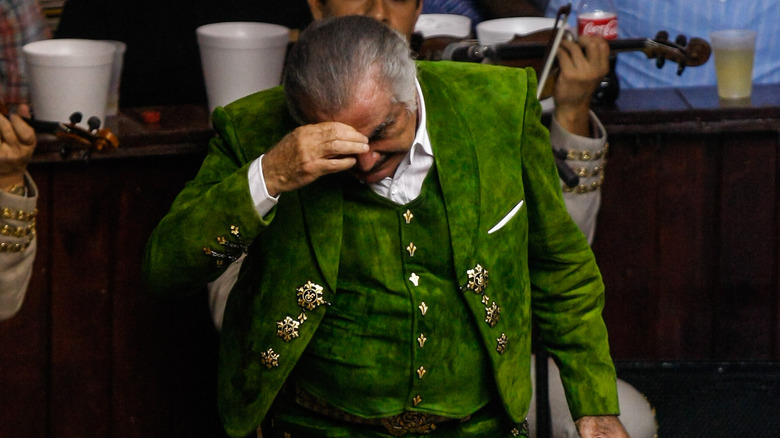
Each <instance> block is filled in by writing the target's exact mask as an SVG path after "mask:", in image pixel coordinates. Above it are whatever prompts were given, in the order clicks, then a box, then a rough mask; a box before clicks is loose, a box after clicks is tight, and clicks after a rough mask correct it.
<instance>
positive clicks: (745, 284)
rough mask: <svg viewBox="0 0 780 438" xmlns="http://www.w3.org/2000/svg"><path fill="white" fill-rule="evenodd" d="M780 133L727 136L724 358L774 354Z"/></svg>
mask: <svg viewBox="0 0 780 438" xmlns="http://www.w3.org/2000/svg"><path fill="white" fill-rule="evenodd" d="M777 146H778V145H777V135H776V134H774V133H765V134H763V135H753V136H750V137H745V136H739V135H726V136H724V137H723V162H722V167H723V177H722V180H721V187H720V190H719V191H720V193H721V194H722V201H721V205H720V216H721V223H720V230H719V240H720V244H721V245H720V249H721V251H720V270H721V273H720V279H719V283H720V290H718V293H717V295H716V300H717V303H718V307H717V309H716V312H717V315H716V321H715V326H716V329H715V333H713V337H714V339H717V340H718V343H717V346H716V354H717V356H719V357H722V358H724V359H739V358H746V357H747V358H751V359H768V358H772V353H773V343H774V326H775V319H776V317H777V316H776V315H777V314H778V309H777V307H773V306H772V304H773V303H776V296H775V293H776V286H775V284H776V283H777V273H776V267H777V262H776V260H777V246H776V245H777V229H776V228H775V227H774V226H775V224H776V216H775V214H776V208H775V206H776V205H777V201H778V199H777V179H776V175H777V162H776V160H777V158H776V157H777Z"/></svg>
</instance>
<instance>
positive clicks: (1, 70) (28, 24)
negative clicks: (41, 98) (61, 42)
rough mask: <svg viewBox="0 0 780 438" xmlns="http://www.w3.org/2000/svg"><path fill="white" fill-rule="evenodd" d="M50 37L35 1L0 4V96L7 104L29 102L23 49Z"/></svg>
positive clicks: (8, 1) (18, 0) (9, 1)
mask: <svg viewBox="0 0 780 438" xmlns="http://www.w3.org/2000/svg"><path fill="white" fill-rule="evenodd" d="M46 38H51V31H50V30H49V28H48V26H47V25H46V21H45V20H44V18H43V14H42V13H41V10H40V7H39V6H38V4H37V3H36V2H35V0H1V1H0V97H2V98H3V100H4V101H5V103H6V104H20V103H28V102H29V93H30V89H29V88H30V87H29V81H28V78H27V75H26V68H25V65H24V62H23V61H24V60H23V58H22V47H23V46H24V45H25V44H27V43H31V42H33V41H38V40H42V39H46Z"/></svg>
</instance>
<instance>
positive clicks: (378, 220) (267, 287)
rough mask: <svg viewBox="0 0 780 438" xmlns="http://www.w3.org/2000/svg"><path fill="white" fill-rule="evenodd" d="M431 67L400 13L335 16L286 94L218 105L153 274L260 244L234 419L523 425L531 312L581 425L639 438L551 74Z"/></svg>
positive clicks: (238, 334) (301, 46) (374, 432)
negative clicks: (388, 17) (578, 208)
mask: <svg viewBox="0 0 780 438" xmlns="http://www.w3.org/2000/svg"><path fill="white" fill-rule="evenodd" d="M415 72H416V69H415V64H414V63H413V62H412V60H411V59H410V57H409V56H408V48H407V45H406V42H405V41H404V40H403V39H402V38H401V37H400V36H398V35H397V34H395V33H393V32H392V31H390V30H389V28H388V27H386V26H383V25H380V24H379V23H378V22H376V21H374V20H369V19H366V18H364V17H358V16H352V17H345V18H340V19H333V20H327V21H325V22H322V23H319V24H315V25H314V26H313V27H312V28H310V29H309V30H307V31H306V32H305V33H304V34H303V35H302V36H301V39H300V41H299V42H298V44H296V46H295V47H294V49H293V50H292V52H291V54H290V57H289V61H288V66H287V69H286V72H285V89H284V91H283V90H282V89H280V88H275V89H272V90H269V91H266V92H262V93H259V94H256V95H253V96H249V97H247V98H245V99H242V100H240V101H238V102H235V103H233V104H231V105H229V106H228V107H227V108H226V109H217V110H216V111H215V113H214V115H213V119H214V124H215V128H216V129H217V132H218V134H219V136H218V138H216V139H215V140H214V141H213V142H212V144H211V148H210V152H209V155H208V157H207V158H206V160H205V161H204V164H203V167H202V168H201V171H200V172H199V174H198V176H197V177H196V179H195V180H194V181H193V182H191V183H190V184H189V185H188V186H187V188H185V190H184V191H183V192H182V193H181V194H180V195H179V197H178V198H177V200H176V201H175V203H174V205H173V207H172V208H171V211H170V212H169V214H168V215H167V216H166V217H165V218H164V219H163V221H162V222H161V223H160V225H159V226H158V228H157V229H156V230H155V232H154V233H153V235H152V237H151V239H150V243H149V247H148V251H147V258H146V268H147V272H146V273H147V277H148V279H149V280H150V285H152V286H154V287H155V289H158V290H165V289H180V290H186V289H189V287H191V285H192V284H193V283H194V284H198V283H200V282H202V281H204V280H207V279H208V278H209V276H213V275H215V272H216V273H219V269H220V268H209V266H214V267H216V266H219V265H221V266H224V263H222V262H224V261H226V260H232V259H234V258H235V257H237V256H238V255H239V254H240V253H242V252H243V250H244V249H245V248H246V247H247V246H248V255H247V256H246V259H245V261H244V263H243V266H242V269H241V273H240V275H239V278H238V281H237V283H236V285H235V287H234V288H233V292H232V294H231V297H230V300H229V302H228V306H227V310H226V314H225V321H224V325H223V334H222V341H221V347H220V349H221V351H220V371H219V382H220V384H219V386H220V412H221V415H222V418H223V422H224V424H225V428H226V430H227V431H228V433H230V434H231V435H233V436H243V435H246V434H247V433H250V432H251V431H252V430H254V429H255V428H256V427H257V426H258V425H259V424H260V423H261V422H262V421H263V419H267V420H271V421H269V422H268V425H269V427H271V429H272V430H273V434H274V436H306V437H310V436H400V435H402V434H406V433H412V434H423V433H425V434H427V433H431V434H433V436H437V435H438V436H454V437H477V436H480V437H482V436H484V437H496V436H513V435H514V436H517V435H522V434H524V432H525V427H524V420H525V415H526V413H527V411H528V407H529V400H530V388H531V383H530V371H529V366H530V360H529V359H530V340H531V321H532V317H533V318H534V320H535V321H536V322H537V323H538V324H539V327H540V332H541V333H540V334H541V337H542V339H543V342H544V343H545V345H546V346H547V347H548V348H549V350H550V351H551V354H552V355H553V356H554V357H555V358H556V359H557V361H558V362H559V363H560V368H561V378H562V380H563V382H564V386H565V387H566V389H567V395H568V401H569V405H570V408H571V411H572V414H573V416H574V417H575V418H577V419H578V420H577V424H578V427H579V431H580V433H581V434H582V436H586V437H587V436H626V435H625V431H624V430H623V428H622V425H621V424H620V422H619V421H618V420H617V417H615V415H617V414H618V406H617V395H616V389H615V375H614V368H613V366H612V363H611V359H610V358H609V352H608V345H607V338H606V329H605V327H604V323H603V320H602V318H601V309H602V306H603V285H602V283H601V279H600V275H599V272H598V268H597V267H596V264H595V260H594V259H593V254H592V252H591V251H590V248H589V246H588V244H587V241H586V240H585V238H584V236H583V235H582V233H580V232H579V231H578V230H577V227H576V225H575V224H574V223H573V222H572V221H571V218H570V217H569V215H568V214H567V212H566V210H565V208H564V206H563V202H562V199H561V194H560V188H559V187H558V179H557V175H556V172H555V167H554V164H553V160H552V156H551V154H550V153H549V137H548V134H547V131H546V130H545V129H544V128H543V127H542V126H541V125H540V121H539V116H540V111H541V107H540V105H539V103H538V101H536V99H535V98H534V97H533V96H534V91H535V82H534V81H533V80H532V79H531V78H529V77H528V76H527V74H526V71H525V70H520V69H509V68H501V67H493V66H482V65H457V64H452V63H420V64H419V74H418V75H417V78H418V79H419V81H418V80H416V79H415ZM488 78H489V79H488ZM285 101H286V103H287V105H285ZM287 107H289V112H288V111H287V110H286V108H287ZM477 108H478V110H477ZM250 243H251V245H250ZM201 248H203V250H201ZM532 300H533V303H534V305H533V307H532V306H531V302H532Z"/></svg>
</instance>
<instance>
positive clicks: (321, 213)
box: [300, 175, 344, 293]
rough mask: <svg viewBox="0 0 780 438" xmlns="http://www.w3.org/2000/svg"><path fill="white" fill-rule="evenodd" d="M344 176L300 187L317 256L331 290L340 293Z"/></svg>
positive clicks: (324, 179) (307, 227)
mask: <svg viewBox="0 0 780 438" xmlns="http://www.w3.org/2000/svg"><path fill="white" fill-rule="evenodd" d="M341 178H344V176H343V175H329V176H326V177H323V178H321V179H320V180H319V181H317V182H316V183H314V184H310V185H308V186H306V187H303V188H301V189H300V197H301V202H302V204H303V205H302V209H303V216H304V222H305V226H306V229H307V231H308V234H309V241H310V243H311V248H312V251H313V252H314V257H315V258H316V259H317V263H318V264H319V268H320V271H321V272H322V275H323V277H324V278H325V281H326V282H327V283H328V286H329V287H330V290H331V291H333V292H334V293H335V292H336V285H337V281H336V280H337V278H338V271H339V258H340V255H341V233H342V227H343V213H344V198H343V190H342V185H343V181H340V179H341Z"/></svg>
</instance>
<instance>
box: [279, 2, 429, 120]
mask: <svg viewBox="0 0 780 438" xmlns="http://www.w3.org/2000/svg"><path fill="white" fill-rule="evenodd" d="M373 67H376V68H378V69H379V70H378V74H379V78H372V77H370V75H371V74H372V73H373V72H375V71H376V69H375V68H373ZM416 74H417V68H416V66H415V64H414V61H413V60H412V57H411V50H410V49H409V44H408V43H407V41H406V38H404V37H403V36H402V35H401V34H400V33H398V32H396V31H394V30H392V29H390V28H389V27H387V26H386V25H384V24H382V23H380V22H379V21H377V20H375V19H373V18H369V17H364V16H360V15H352V16H345V17H334V18H326V19H323V20H319V21H315V22H314V23H312V24H311V25H309V27H308V28H306V30H305V31H304V32H303V33H301V35H300V38H299V39H298V42H296V43H295V45H294V46H293V47H292V49H291V50H290V53H289V55H288V57H287V64H286V66H285V70H284V74H283V84H284V91H285V95H286V97H287V107H288V108H289V110H290V114H291V115H292V116H293V118H295V119H296V120H297V121H298V122H299V123H311V122H315V120H311V117H312V114H313V113H314V112H315V111H316V112H322V113H324V114H334V113H336V112H338V111H340V110H342V109H344V108H346V107H347V106H349V105H350V104H351V103H352V99H353V94H354V92H355V90H356V88H357V85H358V84H362V83H364V82H365V81H366V80H378V81H381V82H382V85H385V86H387V87H389V88H390V91H391V94H392V99H393V101H394V103H402V104H403V105H404V106H405V107H406V108H407V109H408V110H410V111H416V109H417V99H416V86H415V81H414V78H415V76H416Z"/></svg>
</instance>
